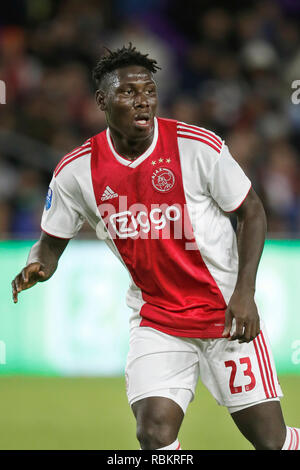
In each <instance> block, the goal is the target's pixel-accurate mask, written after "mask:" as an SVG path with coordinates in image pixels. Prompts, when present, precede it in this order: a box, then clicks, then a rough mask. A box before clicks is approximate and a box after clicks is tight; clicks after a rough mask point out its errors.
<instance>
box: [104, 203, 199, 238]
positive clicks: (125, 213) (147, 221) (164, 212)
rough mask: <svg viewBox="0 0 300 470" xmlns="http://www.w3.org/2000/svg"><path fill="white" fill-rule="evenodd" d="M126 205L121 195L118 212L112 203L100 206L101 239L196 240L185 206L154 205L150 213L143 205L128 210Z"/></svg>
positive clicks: (138, 204) (136, 205) (135, 205)
mask: <svg viewBox="0 0 300 470" xmlns="http://www.w3.org/2000/svg"><path fill="white" fill-rule="evenodd" d="M126 203H127V197H126V196H121V197H120V198H119V207H118V209H116V208H115V206H114V205H113V204H101V205H99V206H98V209H99V212H100V214H101V218H102V220H100V221H99V223H98V225H97V228H96V233H97V236H98V238H100V239H101V240H103V239H106V238H108V237H110V238H113V239H115V238H123V239H125V238H129V237H130V238H134V239H136V238H144V239H148V238H151V239H158V238H163V239H169V238H171V236H172V238H175V239H182V238H185V239H186V240H193V239H194V234H193V229H192V223H191V219H190V214H189V213H188V211H187V207H186V205H185V206H184V207H181V205H180V204H173V205H171V206H169V205H168V204H152V205H151V207H150V210H149V209H148V208H147V207H146V206H145V205H144V204H140V203H136V204H133V205H131V206H130V207H127V204H126Z"/></svg>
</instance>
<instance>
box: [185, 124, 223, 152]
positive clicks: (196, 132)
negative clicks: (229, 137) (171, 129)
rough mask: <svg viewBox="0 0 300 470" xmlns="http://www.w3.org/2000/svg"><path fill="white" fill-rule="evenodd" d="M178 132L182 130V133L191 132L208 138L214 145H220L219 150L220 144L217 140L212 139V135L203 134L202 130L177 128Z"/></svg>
mask: <svg viewBox="0 0 300 470" xmlns="http://www.w3.org/2000/svg"><path fill="white" fill-rule="evenodd" d="M178 132H182V133H186V134H192V135H197V136H199V137H203V138H205V139H208V140H210V141H211V142H212V143H213V144H214V145H216V146H217V147H220V150H221V148H222V144H220V143H219V142H218V141H217V140H215V139H213V138H212V137H210V136H209V135H207V134H205V133H204V132H198V131H194V130H192V129H178Z"/></svg>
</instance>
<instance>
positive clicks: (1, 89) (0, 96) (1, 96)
mask: <svg viewBox="0 0 300 470" xmlns="http://www.w3.org/2000/svg"><path fill="white" fill-rule="evenodd" d="M0 104H6V85H5V82H4V81H3V80H0Z"/></svg>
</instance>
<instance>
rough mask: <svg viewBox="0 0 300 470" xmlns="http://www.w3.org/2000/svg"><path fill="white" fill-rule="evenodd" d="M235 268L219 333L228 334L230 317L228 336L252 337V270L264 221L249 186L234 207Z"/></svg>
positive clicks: (256, 327)
mask: <svg viewBox="0 0 300 470" xmlns="http://www.w3.org/2000/svg"><path fill="white" fill-rule="evenodd" d="M235 213H236V215H237V219H238V223H237V245H238V255H239V269H238V277H237V282H236V286H235V289H234V291H233V294H232V296H231V299H230V301H229V304H228V306H227V310H226V313H225V328H224V331H223V337H229V336H230V330H231V327H232V320H233V318H235V321H236V325H235V331H234V332H233V334H232V336H231V337H230V340H231V341H233V340H235V339H238V340H239V342H240V343H243V342H247V343H248V342H250V341H252V340H253V339H254V338H255V337H256V336H257V335H258V333H259V331H260V321H259V315H258V311H257V307H256V304H255V301H254V294H255V282H256V274H257V269H258V265H259V261H260V258H261V254H262V251H263V247H264V242H265V237H266V230H267V223H266V215H265V211H264V208H263V205H262V203H261V201H260V199H259V197H258V196H257V194H256V193H255V191H254V190H253V189H250V191H249V194H248V196H247V197H246V199H245V201H244V202H243V204H242V205H241V206H240V207H239V208H238V209H237V210H236V211H235Z"/></svg>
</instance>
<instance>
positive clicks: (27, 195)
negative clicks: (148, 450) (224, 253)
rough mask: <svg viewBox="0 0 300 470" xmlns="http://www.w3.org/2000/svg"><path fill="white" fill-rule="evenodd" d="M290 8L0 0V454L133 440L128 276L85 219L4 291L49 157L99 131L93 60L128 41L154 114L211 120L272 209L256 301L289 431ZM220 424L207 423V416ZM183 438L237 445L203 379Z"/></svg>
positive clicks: (298, 74) (294, 128) (294, 56)
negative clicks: (69, 238) (28, 275)
mask: <svg viewBox="0 0 300 470" xmlns="http://www.w3.org/2000/svg"><path fill="white" fill-rule="evenodd" d="M299 17H300V4H299V2H297V1H292V0H277V1H260V2H236V3H234V2H226V7H224V5H223V6H222V3H220V4H218V3H217V2H211V1H210V2H208V1H193V0H192V1H189V2H187V3H186V9H185V10H184V11H183V7H182V2H179V1H178V0H173V1H169V0H145V1H143V2H140V1H135V0H114V1H100V0H85V1H84V2H82V1H79V0H66V1H55V0H43V1H38V0H18V1H17V0H15V1H11V2H9V3H8V2H6V5H5V6H1V16H0V50H1V58H0V80H3V81H4V82H5V85H6V104H1V105H0V239H1V241H0V259H1V272H0V280H1V282H0V295H1V305H0V313H1V314H0V416H1V421H2V426H1V431H0V448H1V449H42V448H44V449H136V448H137V447H138V444H137V441H136V439H135V426H134V419H133V417H132V416H131V412H130V410H129V407H128V405H127V400H126V395H125V385H124V379H123V369H124V362H125V358H126V352H127V348H128V310H127V308H126V305H125V299H124V297H125V292H126V288H127V282H128V279H127V275H126V273H125V272H124V271H123V268H122V267H121V265H120V266H119V265H118V262H117V260H114V259H113V258H112V255H110V253H109V252H108V250H107V249H106V248H105V247H104V246H103V245H102V243H101V242H100V241H98V240H96V239H95V235H94V234H93V233H91V231H90V229H89V227H88V226H84V228H83V230H82V231H81V232H80V234H79V236H78V237H77V240H75V241H73V242H72V243H71V244H70V246H69V247H68V249H67V251H66V253H65V254H64V255H63V258H62V260H61V262H60V266H59V269H58V271H57V272H56V274H55V276H54V277H53V278H52V279H51V280H50V281H49V282H48V283H45V284H40V285H38V286H37V287H35V288H34V290H30V291H27V292H24V293H22V294H21V296H20V301H19V303H18V304H17V305H13V304H12V301H11V293H10V282H11V280H12V278H13V277H14V276H15V274H16V273H17V272H19V270H20V269H21V268H22V267H23V265H24V263H25V262H26V256H27V253H28V250H29V248H30V246H31V245H32V244H33V241H34V240H36V239H37V238H38V236H39V224H40V216H41V212H42V209H43V203H44V199H45V195H46V191H47V186H48V182H49V180H50V178H51V173H52V170H53V168H54V167H55V165H56V162H57V161H58V160H59V159H60V158H61V157H62V156H63V155H64V154H65V153H67V152H69V151H70V150H71V149H72V148H74V147H76V146H78V145H80V144H81V143H82V142H83V141H84V140H86V139H87V138H88V137H90V136H91V135H93V134H95V133H98V132H99V131H101V130H103V129H104V128H105V122H104V116H103V115H102V114H101V113H100V112H99V111H98V109H97V107H96V103H95V100H94V87H93V83H92V80H91V68H92V67H93V65H94V64H95V61H96V60H97V58H98V56H99V55H100V54H101V53H102V52H103V45H105V46H107V47H109V48H114V47H119V46H120V45H123V44H128V42H129V41H132V42H133V43H134V45H136V46H137V48H139V49H140V50H141V51H143V52H144V51H145V52H149V55H150V56H151V57H153V58H156V59H157V61H158V64H159V65H160V66H161V67H162V70H161V71H160V72H159V73H158V74H157V77H156V78H157V83H158V87H159V97H160V103H161V104H160V109H159V115H160V116H165V117H171V118H176V119H179V120H182V121H186V122H189V123H194V124H196V125H197V124H198V125H201V126H203V127H206V128H208V129H212V130H214V131H215V132H216V133H217V134H219V135H221V136H222V137H223V138H225V139H226V141H227V143H228V145H229V147H230V149H231V152H232V154H233V155H234V156H235V158H236V159H237V160H238V161H239V163H240V165H241V166H242V167H243V169H244V171H245V172H246V174H247V175H248V176H249V177H250V178H251V180H252V182H253V186H254V189H255V190H256V191H257V193H258V194H259V196H260V197H261V199H262V200H263V203H264V206H265V209H266V213H267V218H268V242H267V243H266V247H265V251H264V255H263V259H262V262H261V266H260V270H259V275H258V286H257V302H258V304H259V307H260V310H261V313H262V316H263V317H264V319H265V321H266V323H267V326H268V330H269V333H270V338H271V342H272V346H273V348H274V355H275V359H276V364H277V367H278V372H279V375H280V382H281V385H282V388H283V390H284V392H285V395H286V397H285V398H284V399H283V401H282V406H283V409H284V412H285V416H286V421H287V422H288V423H289V424H290V425H296V426H299V423H300V411H299V407H297V403H298V398H297V396H298V395H299V388H300V371H299V369H300V316H299V315H298V310H299V305H300V299H299V297H300V289H299V287H300V283H299V268H298V267H299V261H300V242H299V232H300V179H299V170H300V137H299V136H300V133H299V129H300V104H298V105H297V104H296V103H293V101H292V99H291V96H292V93H293V91H294V90H293V89H292V83H293V81H294V80H300V32H299V28H298V24H299ZM216 424H217V426H216ZM180 438H181V441H182V446H183V448H185V449H249V448H250V446H249V444H248V443H247V442H246V441H245V439H244V438H243V437H242V436H240V435H239V433H238V431H237V430H236V429H235V428H234V426H233V423H232V421H231V418H230V417H229V416H227V412H226V410H223V409H221V408H220V407H218V406H217V405H216V404H215V402H214V400H213V399H212V398H211V397H210V396H209V395H208V392H207V391H206V390H205V389H204V388H203V387H202V385H201V384H200V385H199V388H198V393H197V396H196V398H195V401H194V402H193V403H192V405H191V406H190V409H189V410H188V413H187V415H186V419H185V422H184V425H183V427H182V430H181V433H180Z"/></svg>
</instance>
